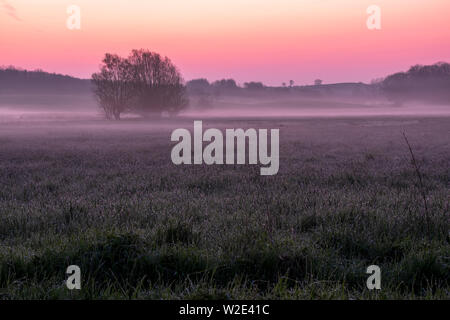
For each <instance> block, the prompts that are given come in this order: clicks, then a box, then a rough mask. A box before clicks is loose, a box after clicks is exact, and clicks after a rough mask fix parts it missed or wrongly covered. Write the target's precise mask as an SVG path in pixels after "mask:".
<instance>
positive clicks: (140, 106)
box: [128, 49, 189, 117]
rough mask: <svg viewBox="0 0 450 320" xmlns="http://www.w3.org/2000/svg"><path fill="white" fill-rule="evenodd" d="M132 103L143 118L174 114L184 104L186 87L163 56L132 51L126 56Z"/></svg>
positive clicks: (186, 103)
mask: <svg viewBox="0 0 450 320" xmlns="http://www.w3.org/2000/svg"><path fill="white" fill-rule="evenodd" d="M128 61H129V64H130V66H131V70H132V71H131V73H132V77H133V85H134V90H135V93H136V100H135V101H134V104H133V110H134V111H136V112H137V113H139V114H141V115H144V116H156V117H159V116H161V114H162V112H164V111H166V112H168V113H169V114H170V115H175V114H177V113H178V112H179V111H181V110H182V109H183V108H185V107H186V106H187V105H188V102H189V101H188V99H187V94H186V87H185V85H184V84H183V78H182V77H181V74H180V72H179V71H178V69H177V68H176V67H175V65H174V64H173V63H172V62H171V61H170V59H169V58H167V57H161V55H159V54H158V53H155V52H151V51H148V50H143V49H141V50H133V51H132V53H131V55H130V56H129V57H128Z"/></svg>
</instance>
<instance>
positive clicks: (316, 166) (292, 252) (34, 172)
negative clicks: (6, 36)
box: [0, 51, 450, 299]
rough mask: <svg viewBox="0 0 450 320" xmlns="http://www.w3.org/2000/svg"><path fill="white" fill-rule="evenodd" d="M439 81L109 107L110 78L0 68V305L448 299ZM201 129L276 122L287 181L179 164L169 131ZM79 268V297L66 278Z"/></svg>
mask: <svg viewBox="0 0 450 320" xmlns="http://www.w3.org/2000/svg"><path fill="white" fill-rule="evenodd" d="M135 54H137V55H141V54H145V52H144V53H143V52H141V51H139V52H135ZM151 57H154V56H151ZM109 58H111V59H113V58H114V59H115V60H114V59H113V60H114V61H120V59H119V58H117V57H113V56H110V57H109ZM170 70H172V69H170V68H169V71H170ZM430 70H431V71H432V72H431V74H432V75H434V74H438V75H439V74H440V73H439V72H441V71H442V70H444V71H445V72H444V73H445V74H448V76H449V78H450V72H448V71H449V70H450V68H449V66H448V65H447V64H436V65H433V66H430V67H420V68H411V70H410V71H408V73H405V74H400V75H398V74H397V75H395V76H394V77H387V78H386V79H385V80H383V81H382V82H376V83H373V84H370V85H369V84H363V83H343V84H339V83H338V84H322V83H321V81H319V80H317V83H316V84H314V85H308V86H295V85H293V84H291V85H290V86H287V85H283V86H279V87H276V86H275V87H268V86H264V85H263V84H262V83H257V82H252V83H245V84H244V85H243V86H239V85H237V84H236V83H235V81H234V80H232V79H223V80H219V81H215V82H212V83H209V82H208V81H207V80H205V79H197V80H191V81H187V82H186V85H184V83H183V84H182V85H180V83H181V82H180V81H181V80H180V78H177V77H175V78H176V80H177V81H178V82H177V83H176V84H175V85H173V86H170V87H169V89H170V90H173V89H176V90H178V91H176V92H175V96H176V95H180V97H182V98H183V99H172V98H173V96H170V99H172V100H173V101H171V103H173V104H178V106H179V107H180V108H179V109H177V110H175V111H176V112H173V111H174V110H171V109H170V106H171V104H168V105H167V106H166V107H167V108H166V109H157V112H147V111H148V110H143V109H142V107H146V108H149V109H151V108H159V107H160V103H161V101H158V100H157V99H155V98H154V96H152V95H147V92H153V91H152V90H154V88H153V87H150V88H148V87H146V88H145V90H143V91H141V89H142V87H140V86H137V85H135V83H134V82H133V87H132V88H131V89H130V88H129V87H126V86H124V87H123V88H122V89H123V90H125V91H126V90H128V89H130V91H129V92H128V93H130V92H131V93H133V95H129V96H128V100H127V103H124V101H125V100H124V101H118V102H117V101H115V100H114V99H110V97H109V96H108V95H105V94H104V92H108V94H110V92H111V91H108V90H106V89H110V88H108V86H107V85H108V84H110V82H108V81H107V80H105V79H103V80H102V78H101V77H102V76H105V74H106V75H108V74H107V73H104V74H100V75H97V82H96V83H95V82H93V83H92V82H91V81H90V80H81V79H76V78H72V77H67V76H59V75H51V74H47V73H43V72H40V71H39V72H26V71H20V70H16V69H12V68H10V69H6V71H5V70H3V73H2V72H1V70H0V85H1V86H0V150H1V151H0V168H1V170H0V288H1V290H0V298H2V299H55V298H56V299H67V298H69V299H111V298H117V299H448V297H449V280H450V279H449V275H450V269H449V264H448V259H449V256H448V252H449V248H450V245H449V234H448V230H449V229H450V220H449V216H448V213H449V197H448V194H449V189H450V185H449V182H450V171H449V166H448V164H449V163H450V142H449V138H448V137H449V127H450V105H449V100H448V99H447V95H446V94H447V91H446V89H445V88H446V87H445V85H442V83H444V84H445V81H442V79H441V77H440V76H432V77H430V76H429V74H430ZM423 73H425V74H426V75H427V76H426V79H427V80H423V79H422V78H421V77H422V74H423ZM417 74H419V76H417ZM11 75H13V76H14V77H15V79H16V80H15V81H12V80H11ZM14 77H13V78H14ZM43 79H46V80H45V81H44V80H43ZM405 79H406V80H405ZM430 79H431V80H430ZM433 79H434V80H433ZM436 79H438V80H439V81H438V80H436ZM444 79H447V78H445V77H444ZM19 80H20V81H19ZM435 80H436V81H437V82H436V81H435ZM127 81H128V80H127ZM423 81H428V82H429V84H431V85H427V86H424V87H423V88H420V87H418V89H415V90H412V89H411V87H412V86H417V84H418V83H423ZM126 83H127V82H125V84H126ZM105 84H106V85H105ZM119 85H124V82H119ZM55 86H56V87H55ZM142 86H143V87H145V85H142ZM163 89H164V87H163ZM96 90H97V91H96ZM102 90H106V91H102ZM134 94H136V96H134ZM161 94H162V96H164V94H165V91H162V93H161ZM184 98H187V100H188V102H189V103H186V101H185V100H184ZM155 101H156V102H155ZM128 103H129V105H128ZM144 111H146V112H144ZM150 111H152V110H150ZM194 120H201V121H202V124H203V129H204V130H206V129H207V128H216V129H219V130H221V131H222V132H225V130H226V129H238V128H242V129H244V130H246V129H249V128H254V129H269V130H270V129H279V136H280V140H279V170H278V171H277V172H276V174H274V175H272V176H261V175H260V167H261V166H260V165H248V164H246V165H237V164H233V165H206V164H204V163H203V164H200V165H187V164H182V165H175V164H174V163H173V162H172V160H171V151H172V148H173V147H174V144H175V143H174V142H172V141H171V134H172V132H173V131H174V130H175V129H178V128H185V129H188V130H189V131H190V132H192V131H193V124H194ZM205 144H206V143H205V142H203V145H205ZM183 152H184V151H183ZM246 153H247V154H248V148H247V149H246ZM246 158H249V155H248V156H246ZM73 264H75V265H77V266H79V267H80V268H81V270H82V271H83V279H87V280H85V281H86V282H84V283H83V286H82V288H81V290H75V291H70V290H68V289H67V287H66V286H65V284H64V283H63V282H62V281H61V279H60V275H61V274H62V273H63V272H64V270H65V268H66V267H67V266H68V265H73ZM369 265H378V266H379V267H380V268H381V270H382V290H369V289H368V288H367V286H366V279H367V274H366V269H367V267H368V266H369Z"/></svg>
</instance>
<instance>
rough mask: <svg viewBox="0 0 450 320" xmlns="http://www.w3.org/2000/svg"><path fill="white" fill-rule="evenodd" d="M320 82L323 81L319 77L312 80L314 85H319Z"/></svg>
mask: <svg viewBox="0 0 450 320" xmlns="http://www.w3.org/2000/svg"><path fill="white" fill-rule="evenodd" d="M322 83H323V81H322V80H320V79H316V80H314V85H315V86H320V85H322Z"/></svg>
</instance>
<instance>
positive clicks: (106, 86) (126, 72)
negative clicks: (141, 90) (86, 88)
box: [92, 53, 134, 120]
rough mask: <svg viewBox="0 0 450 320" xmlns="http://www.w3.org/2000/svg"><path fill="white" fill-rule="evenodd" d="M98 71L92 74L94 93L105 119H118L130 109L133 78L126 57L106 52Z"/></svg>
mask: <svg viewBox="0 0 450 320" xmlns="http://www.w3.org/2000/svg"><path fill="white" fill-rule="evenodd" d="M102 63H103V64H102V65H101V67H100V72H99V73H94V74H93V75H92V82H93V83H94V94H95V96H96V98H97V100H98V102H99V105H100V108H101V109H102V110H103V112H104V114H105V116H106V118H107V119H113V118H114V119H116V120H119V119H120V114H121V113H123V112H124V111H126V110H129V109H130V101H131V100H132V98H133V94H134V90H133V83H132V81H133V78H132V74H131V67H130V64H129V62H128V61H127V60H126V59H123V58H121V57H119V56H118V55H115V54H109V53H107V54H106V55H105V58H104V59H103V61H102Z"/></svg>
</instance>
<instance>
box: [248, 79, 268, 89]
mask: <svg viewBox="0 0 450 320" xmlns="http://www.w3.org/2000/svg"><path fill="white" fill-rule="evenodd" d="M244 88H245V89H247V90H262V89H264V85H263V83H262V82H254V81H252V82H245V83H244Z"/></svg>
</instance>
